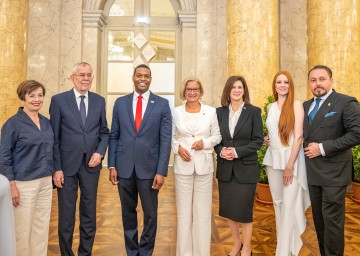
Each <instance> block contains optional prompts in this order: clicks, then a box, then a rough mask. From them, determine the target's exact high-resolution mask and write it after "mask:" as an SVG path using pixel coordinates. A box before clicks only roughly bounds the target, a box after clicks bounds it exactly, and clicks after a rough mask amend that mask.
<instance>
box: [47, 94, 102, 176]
mask: <svg viewBox="0 0 360 256" xmlns="http://www.w3.org/2000/svg"><path fill="white" fill-rule="evenodd" d="M50 122H51V125H52V127H53V130H54V135H55V146H54V158H55V170H56V171H58V170H63V172H64V175H65V176H72V175H75V173H76V172H77V171H78V170H79V168H80V165H81V163H82V159H83V156H84V153H85V154H86V163H88V162H89V161H90V158H91V156H92V155H93V153H95V152H96V153H99V154H100V155H102V156H104V155H105V152H106V148H107V146H108V142H109V129H108V127H107V121H106V114H105V99H104V98H103V97H101V96H100V95H98V94H96V93H93V92H89V101H88V114H87V117H86V123H85V126H84V125H83V123H82V121H81V117H80V111H79V108H78V106H77V103H76V99H75V94H74V91H73V89H71V90H70V91H67V92H63V93H60V94H57V95H55V96H53V97H52V98H51V104H50ZM86 168H87V170H88V171H89V172H97V171H100V170H101V168H102V164H101V163H100V164H99V165H97V166H95V167H89V166H88V165H87V164H86Z"/></svg>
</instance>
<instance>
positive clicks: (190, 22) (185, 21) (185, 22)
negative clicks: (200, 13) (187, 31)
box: [177, 11, 196, 28]
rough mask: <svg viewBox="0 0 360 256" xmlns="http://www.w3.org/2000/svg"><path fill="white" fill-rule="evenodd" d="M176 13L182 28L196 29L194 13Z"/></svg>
mask: <svg viewBox="0 0 360 256" xmlns="http://www.w3.org/2000/svg"><path fill="white" fill-rule="evenodd" d="M177 13H178V20H179V23H180V26H181V27H182V28H185V27H187V28H196V11H178V12H177Z"/></svg>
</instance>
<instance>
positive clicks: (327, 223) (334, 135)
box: [304, 66, 360, 256]
mask: <svg viewBox="0 0 360 256" xmlns="http://www.w3.org/2000/svg"><path fill="white" fill-rule="evenodd" d="M308 83H309V88H310V90H311V92H312V93H313V95H314V99H311V100H309V101H306V102H305V103H304V109H305V113H307V115H305V120H304V151H305V155H306V168H307V179H308V183H309V192H310V199H311V206H312V212H313V219H314V223H315V228H316V233H317V237H318V243H319V248H320V253H321V255H323V256H325V255H326V256H330V255H343V254H344V224H345V194H346V188H347V185H348V184H349V183H350V182H351V176H352V175H351V172H352V154H351V147H353V146H356V145H358V144H359V143H360V107H359V103H358V101H357V100H356V98H354V97H350V96H347V95H344V94H340V93H337V92H336V91H335V90H333V88H332V86H333V79H332V72H331V70H330V68H328V67H326V66H315V67H314V68H312V69H311V70H310V71H309V74H308Z"/></svg>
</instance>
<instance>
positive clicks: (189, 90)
mask: <svg viewBox="0 0 360 256" xmlns="http://www.w3.org/2000/svg"><path fill="white" fill-rule="evenodd" d="M185 91H186V92H200V88H185Z"/></svg>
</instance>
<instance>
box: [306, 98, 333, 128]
mask: <svg viewBox="0 0 360 256" xmlns="http://www.w3.org/2000/svg"><path fill="white" fill-rule="evenodd" d="M335 101H336V93H335V91H333V92H332V93H331V94H330V95H329V97H327V99H326V100H325V101H324V103H323V104H322V105H321V107H320V108H319V110H318V112H317V113H316V115H315V117H314V119H313V120H312V122H311V127H318V125H319V124H320V123H321V121H322V120H323V119H324V118H325V115H326V113H328V112H330V110H331V109H332V108H333V106H334V104H335Z"/></svg>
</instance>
